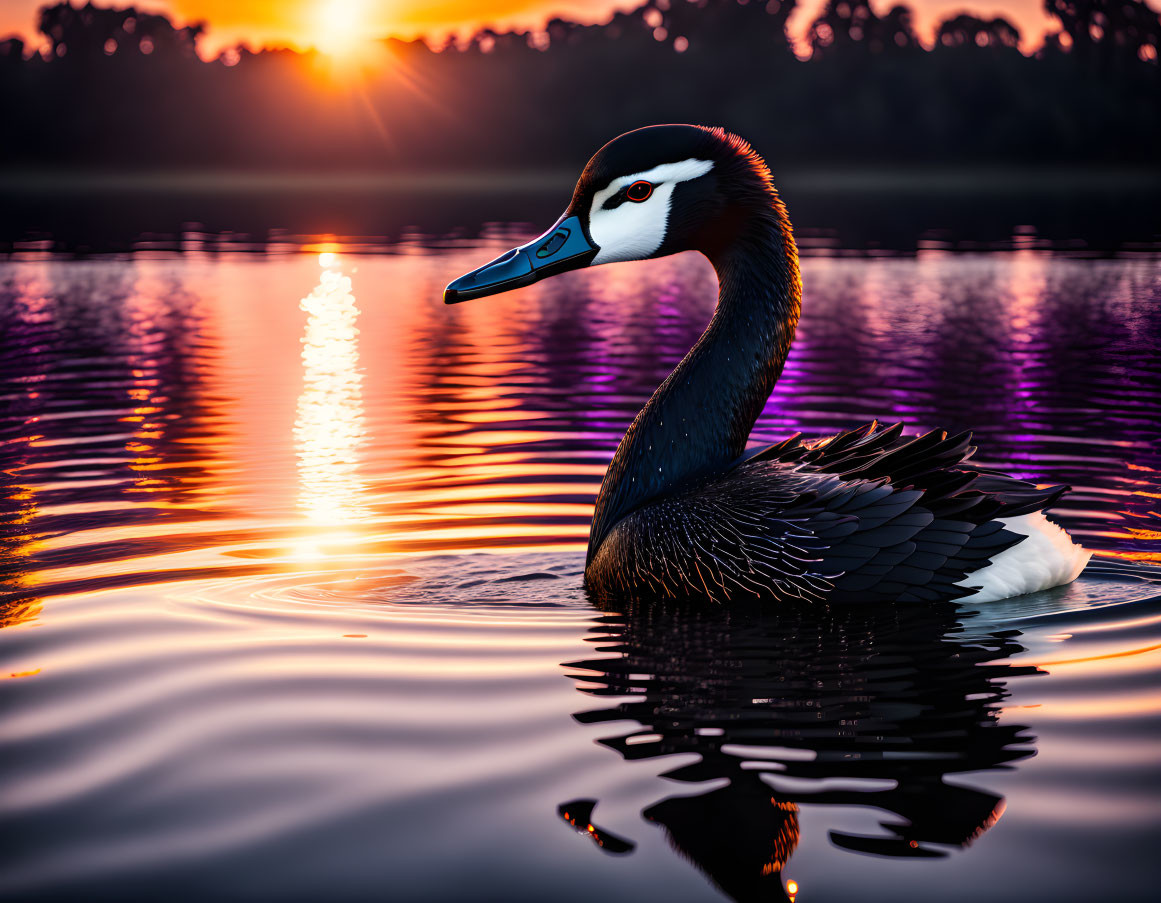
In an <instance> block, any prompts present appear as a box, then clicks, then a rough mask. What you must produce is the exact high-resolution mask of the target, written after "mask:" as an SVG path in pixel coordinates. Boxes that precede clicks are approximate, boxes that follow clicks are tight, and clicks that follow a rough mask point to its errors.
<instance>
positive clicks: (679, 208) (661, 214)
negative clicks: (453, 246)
mask: <svg viewBox="0 0 1161 903" xmlns="http://www.w3.org/2000/svg"><path fill="white" fill-rule="evenodd" d="M780 210H781V205H780V204H779V202H778V201H777V195H776V194H775V192H774V187H773V184H772V182H771V180H770V172H769V170H768V169H767V168H766V164H765V163H764V162H763V161H762V158H761V157H759V156H758V154H757V153H755V152H754V150H753V149H751V147H750V145H749V144H747V143H746V142H745V141H743V140H742V139H741V138H739V137H737V136H736V135H732V134H730V133H728V132H726V131H724V130H723V129H709V128H704V127H702V126H696V125H656V126H650V127H648V128H643V129H637V130H635V131H632V132H626V133H625V134H624V135H621V136H620V137H618V138H615V139H613V140H612V141H610V142H609V143H608V144H606V145H605V146H604V147H602V148H601V149H600V150H599V151H597V153H596V155H595V156H594V157H593V158H592V159H591V160H590V161H589V162H588V165H587V166H586V167H585V168H584V172H582V173H581V177H580V180H579V181H578V182H577V185H576V189H575V190H574V191H573V195H572V201H571V202H570V203H569V205H568V209H566V210H565V212H564V215H563V216H561V218H560V219H559V220H557V221H556V223H555V224H554V225H553V226H552V228H550V229H549V230H548V231H547V232H545V233H544V234H543V235H541V236H540V237H539V238H536V239H534V240H533V241H530V242H528V244H525V245H521V246H520V247H518V248H513V249H512V250H511V251H508V252H507V253H505V254H502V255H501V256H499V257H497V258H496V259H495V260H493V261H492V262H491V263H487V264H485V265H484V266H482V267H480V268H479V269H476V270H472V272H470V273H467V274H465V275H463V276H461V277H460V278H458V279H456V280H455V281H453V282H452V283H451V284H450V285H448V287H447V289H446V290H445V291H444V302H445V303H447V304H455V303H458V302H460V301H468V300H471V299H472V298H482V297H484V296H486V295H495V294H499V293H500V292H505V291H508V290H509V289H513V288H520V287H521V286H525V285H531V284H532V283H533V282H538V281H540V280H541V279H544V278H546V277H548V276H555V275H556V274H558V273H564V272H567V271H568V270H575V269H579V268H580V267H587V266H594V265H596V264H601V263H614V262H616V261H621V260H644V259H646V258H649V257H664V256H665V255H667V254H675V253H677V252H678V251H690V250H695V251H702V252H703V253H705V254H706V255H708V256H710V257H711V258H712V257H713V256H714V255H715V254H716V253H718V252H720V251H721V250H722V249H724V248H726V247H729V246H730V245H731V244H732V243H733V242H735V241H736V240H737V239H738V237H739V234H740V233H741V231H742V230H743V229H744V228H745V225H746V223H747V222H748V221H749V220H750V218H751V217H752V215H753V214H754V213H759V214H762V213H766V214H769V213H771V212H777V211H780Z"/></svg>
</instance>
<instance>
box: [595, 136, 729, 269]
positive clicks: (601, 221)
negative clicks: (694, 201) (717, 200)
mask: <svg viewBox="0 0 1161 903" xmlns="http://www.w3.org/2000/svg"><path fill="white" fill-rule="evenodd" d="M713 167H714V164H713V161H712V160H693V159H691V160H681V161H679V162H677V163H663V164H661V165H660V166H654V167H653V168H652V169H648V170H646V171H645V172H638V173H634V174H633V175H631V176H621V177H619V178H616V179H614V180H613V181H612V182H610V183H609V184H608V186H606V187H605V188H602V189H601V190H600V191H598V192H597V193H596V194H595V195H593V203H592V207H591V208H590V210H589V235H590V236H591V237H592V239H593V242H594V243H595V244H596V245H597V247H598V248H600V250H599V251H597V256H596V257H594V258H593V262H592V264H591V265H593V266H595V265H596V264H599V263H613V262H614V261H618V260H642V259H643V258H646V257H649V256H650V255H652V254H655V253H656V252H657V249H658V248H660V247H661V243H662V242H663V241H665V230H666V228H667V227H668V225H669V206H670V202H671V201H672V200H673V189H674V188H676V187H677V185H678V183H680V182H688V181H689V180H690V179H697V178H700V177H701V176H704V175H705V174H706V173H707V172H709V171H710V170H711V169H713ZM642 180H643V181H646V182H651V183H653V185H654V186H655V187H654V189H653V194H652V195H650V197H649V199H648V200H647V201H642V202H641V203H634V202H632V201H625V202H624V203H622V204H620V205H619V206H617V207H614V208H613V209H612V210H605V209H604V208H603V207H602V205H603V204H604V203H605V201H607V200H608V199H609V198H611V197H612V196H613V195H615V194H616V193H617V192H618V191H620V190H621V189H622V188H624V187H625V186H626V185H632V184H633V183H634V182H639V181H642Z"/></svg>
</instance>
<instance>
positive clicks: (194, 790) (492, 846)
mask: <svg viewBox="0 0 1161 903" xmlns="http://www.w3.org/2000/svg"><path fill="white" fill-rule="evenodd" d="M526 234H527V233H526V231H525V230H524V229H523V228H522V227H519V226H492V227H490V228H489V229H487V230H485V231H484V232H483V234H482V236H481V237H479V238H473V239H455V238H445V239H438V240H436V239H431V238H424V237H422V236H419V235H411V236H410V237H408V236H404V237H403V238H401V239H399V240H398V241H395V242H392V243H390V244H387V245H377V246H375V247H373V248H369V247H351V246H350V245H348V244H344V243H343V242H340V241H324V240H321V239H320V240H318V241H313V242H306V243H290V242H286V243H279V242H272V243H267V244H264V245H263V246H262V248H261V249H260V250H258V251H256V252H251V253H245V252H242V251H237V250H232V249H231V248H230V247H229V246H228V245H220V244H218V243H215V242H212V241H204V242H203V241H190V242H188V243H186V244H184V245H182V248H183V250H180V251H178V250H172V249H165V250H154V251H151V250H140V249H139V250H137V251H136V252H134V253H126V254H121V255H117V256H96V257H90V258H83V257H73V256H58V255H54V254H52V253H48V252H45V251H37V250H35V248H33V249H32V250H27V251H24V252H19V253H14V254H11V255H9V256H8V258H7V259H4V260H0V336H2V339H0V399H2V401H0V481H2V482H0V543H2V545H0V600H2V602H0V604H2V608H0V612H2V620H0V627H2V629H0V678H6V679H5V680H3V681H2V682H0V688H2V696H3V708H4V712H5V714H4V717H3V728H2V730H0V762H3V766H2V768H0V823H2V825H3V833H4V835H5V836H6V838H7V840H6V841H5V842H4V853H3V856H2V857H0V894H2V895H3V896H4V897H5V899H11V900H23V899H65V898H68V899H86V900H118V901H124V900H136V899H141V900H149V899H162V898H164V899H168V900H184V899H206V898H217V899H276V900H310V901H317V900H328V901H345V900H366V899H388V900H408V901H410V900H419V901H423V900H497V901H500V900H503V901H543V900H548V899H552V900H557V901H572V900H575V901H589V900H592V899H602V900H607V901H621V900H626V901H627V900H637V901H639V900H675V901H687V900H688V901H698V900H721V899H737V900H754V899H762V900H779V899H790V900H795V901H797V903H811V901H816V900H817V901H830V900H839V901H848V900H892V901H930V900H932V899H939V900H941V901H944V903H951V901H960V900H963V901H967V900H980V899H986V900H990V901H996V903H1001V901H1029V900H1052V901H1072V900H1076V901H1080V900H1091V899H1095V898H1104V899H1117V900H1122V901H1132V900H1145V899H1152V898H1153V893H1155V890H1156V884H1157V881H1158V878H1159V877H1161V874H1159V871H1158V866H1157V855H1156V850H1157V845H1158V842H1159V841H1161V773H1159V769H1158V761H1159V753H1161V690H1159V682H1161V576H1159V575H1161V567H1158V566H1157V565H1158V564H1161V542H1159V540H1161V516H1159V515H1158V513H1157V511H1158V499H1161V472H1159V471H1161V256H1158V255H1157V254H1156V253H1155V251H1153V250H1149V249H1146V250H1142V251H1139V252H1133V251H1132V250H1131V249H1130V250H1126V251H1124V252H1123V253H1118V254H1116V255H1113V256H1108V257H1104V258H1102V259H1087V258H1083V257H1074V256H1068V255H1066V254H1061V253H1056V252H1053V251H1051V250H1043V249H1040V248H1038V247H1037V246H1035V243H1034V242H1032V241H1028V242H1023V243H1022V242H1021V241H1020V240H1019V238H1018V237H1017V239H1015V240H1014V241H1013V242H1012V243H1011V244H1010V250H1007V251H1004V252H1002V253H988V254H984V253H980V254H971V253H951V252H948V251H944V250H941V249H940V248H939V247H934V246H933V247H926V248H921V249H920V250H919V252H918V253H912V254H910V255H907V256H875V255H874V254H870V255H868V254H866V253H861V254H859V255H856V256H846V255H844V254H842V253H839V252H832V250H827V249H826V248H825V247H823V248H820V249H819V252H818V256H809V257H807V258H805V259H804V261H803V277H804V282H805V299H804V317H803V321H802V325H801V328H800V330H799V335H798V340H797V342H796V344H795V346H794V349H793V352H792V354H791V358H790V361H789V364H788V366H787V368H786V371H785V374H784V376H783V378H782V380H781V382H780V383H779V385H778V387H777V389H776V391H775V393H774V395H773V397H772V398H771V400H770V402H769V404H768V405H767V407H766V410H765V413H764V414H763V416H762V418H761V420H760V421H759V423H758V426H757V428H756V430H755V433H754V436H753V441H754V442H755V443H757V442H771V441H777V440H779V439H781V438H784V437H785V436H786V435H787V434H789V433H791V432H794V431H802V432H803V433H805V434H807V435H809V436H821V435H826V434H827V433H828V432H830V433H833V432H835V431H837V430H839V429H843V428H847V427H850V426H853V425H856V424H859V423H863V422H865V421H867V420H869V419H871V418H876V417H877V418H880V419H881V420H883V421H886V422H894V421H896V420H899V421H903V422H904V423H905V424H907V429H908V431H912V432H918V431H922V430H926V429H929V428H932V427H941V428H945V429H948V430H960V429H965V428H971V429H973V430H974V431H975V442H976V444H977V445H978V446H979V451H978V453H977V455H976V460H978V461H979V462H981V463H983V464H985V465H989V466H995V467H998V468H1001V469H1004V470H1006V471H1008V472H1010V473H1013V474H1014V475H1016V476H1019V477H1021V478H1024V479H1031V480H1036V481H1040V482H1064V483H1068V484H1071V485H1072V486H1073V487H1074V489H1073V492H1072V493H1070V494H1069V495H1068V496H1066V498H1065V499H1064V501H1063V503H1062V504H1061V506H1060V507H1059V508H1058V509H1057V510H1056V511H1055V517H1056V518H1057V519H1058V520H1059V522H1060V523H1062V524H1063V525H1064V526H1066V527H1067V528H1068V529H1069V530H1070V531H1072V533H1073V535H1074V537H1076V538H1077V539H1078V540H1079V541H1081V542H1082V543H1084V544H1085V545H1086V546H1088V547H1090V548H1092V549H1094V550H1095V551H1096V555H1095V556H1094V559H1093V561H1094V563H1093V565H1091V566H1090V571H1089V572H1088V573H1086V575H1085V576H1084V577H1082V579H1081V580H1080V581H1079V582H1078V583H1077V584H1074V585H1073V586H1071V587H1068V588H1064V589H1058V590H1054V591H1050V592H1048V593H1043V594H1039V595H1035V596H1028V597H1023V598H1020V599H1013V600H1007V601H1005V602H1001V603H993V604H989V605H978V606H974V607H973V605H972V604H971V602H970V600H966V601H965V602H963V603H961V604H959V605H956V606H947V607H946V608H926V607H918V606H913V607H886V608H870V609H868V608H859V607H846V608H835V609H829V610H823V609H820V610H817V611H812V612H801V611H799V612H793V613H792V612H779V611H777V610H766V611H757V612H755V611H740V610H739V611H733V610H729V609H725V610H723V609H686V610H680V609H676V610H675V609H672V608H668V607H666V606H663V605H657V606H651V607H643V608H640V609H637V608H631V609H627V610H623V611H603V610H598V609H597V608H596V607H594V606H593V605H592V604H591V603H590V602H589V600H588V599H587V598H586V596H585V593H584V590H583V588H582V586H581V572H582V568H583V561H584V546H585V541H586V538H587V532H588V524H589V519H590V516H591V511H592V503H593V499H594V497H595V494H596V491H597V489H598V486H599V484H600V480H601V477H602V475H603V473H604V470H605V467H606V466H607V463H608V461H609V460H610V458H611V457H612V454H613V451H614V449H615V448H616V445H617V442H618V440H619V438H620V436H621V434H622V432H623V431H624V429H625V428H626V426H627V425H628V423H629V422H630V420H631V419H632V417H633V415H634V414H635V412H636V411H637V410H638V408H639V407H640V405H641V404H642V403H643V402H644V401H645V400H646V399H647V398H648V396H649V395H650V394H651V392H652V391H653V389H654V388H655V387H656V386H657V384H658V383H659V382H660V381H661V380H662V379H663V378H664V377H665V375H666V374H667V373H668V372H669V371H670V369H671V368H672V367H673V366H674V365H675V364H676V363H677V361H679V360H680V358H681V357H682V356H683V355H684V353H685V351H686V350H687V349H688V348H689V346H690V345H691V344H692V343H693V341H694V340H695V338H696V337H697V335H698V334H699V332H700V330H701V328H702V327H703V326H704V325H705V323H706V322H707V321H708V318H709V315H710V313H711V311H712V306H713V300H714V292H715V283H714V276H713V271H712V270H711V269H710V267H709V265H708V264H707V263H706V262H705V261H704V260H702V259H701V258H699V257H696V256H692V255H681V256H678V257H673V258H667V259H665V260H660V261H651V262H648V263H641V264H629V265H617V266H610V267H601V268H597V269H594V270H591V271H582V272H578V273H575V274H570V275H568V276H562V277H560V278H558V279H555V280H551V281H548V282H545V283H541V284H539V285H537V286H534V287H532V288H530V289H525V290H522V291H520V292H517V293H513V294H509V295H504V296H500V297H496V298H489V299H483V300H480V301H475V302H471V303H468V304H463V305H459V306H457V307H453V308H449V307H445V306H444V305H443V304H442V303H441V291H442V288H443V286H444V284H445V283H446V282H448V281H449V279H451V278H452V277H454V276H457V275H459V274H460V273H462V272H465V271H467V270H468V269H471V268H473V267H475V266H477V265H478V264H479V263H482V262H484V261H486V260H488V259H491V257H492V256H494V255H495V254H497V253H499V252H500V251H502V250H504V249H505V248H507V247H509V246H511V244H512V243H513V242H515V241H517V240H520V239H522V238H523V237H524V236H525V235H526ZM807 244H809V243H807ZM823 244H825V243H823ZM864 250H865V249H864Z"/></svg>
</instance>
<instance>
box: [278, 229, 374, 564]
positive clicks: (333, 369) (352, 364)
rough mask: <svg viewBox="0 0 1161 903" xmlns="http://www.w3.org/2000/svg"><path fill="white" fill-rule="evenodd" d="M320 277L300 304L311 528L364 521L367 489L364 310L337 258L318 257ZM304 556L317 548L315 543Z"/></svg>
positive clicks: (303, 450)
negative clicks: (363, 474) (362, 472)
mask: <svg viewBox="0 0 1161 903" xmlns="http://www.w3.org/2000/svg"><path fill="white" fill-rule="evenodd" d="M319 264H320V266H322V268H323V270H322V275H321V277H320V280H319V283H318V285H316V286H315V287H314V290H313V291H312V292H311V293H310V294H309V295H307V296H306V297H305V298H303V299H302V301H301V302H299V306H300V307H301V308H302V310H304V311H306V313H307V314H308V319H307V323H306V332H305V334H304V335H303V339H302V366H303V389H302V394H301V395H300V396H299V399H298V411H297V416H296V418H295V423H294V440H295V453H296V456H297V458H298V479H299V498H298V506H299V509H300V510H301V511H302V512H303V513H304V514H305V516H306V518H307V520H308V521H310V522H311V524H312V525H314V526H316V527H321V528H327V530H328V532H327V533H326V536H325V538H326V539H331V540H334V539H340V538H342V537H341V536H340V535H339V534H338V533H336V532H335V531H334V528H336V527H341V526H342V525H345V524H350V523H353V522H356V521H359V520H361V519H363V518H364V517H365V516H366V514H367V511H366V509H365V506H364V504H363V501H362V497H363V494H364V491H365V486H364V484H363V481H362V480H361V479H360V477H359V473H358V467H359V452H360V449H361V447H362V445H363V442H364V439H365V435H366V430H365V427H364V414H363V377H362V374H361V373H360V371H359V329H358V326H357V321H358V317H359V309H358V307H357V306H356V304H355V296H354V295H353V294H352V291H351V279H350V277H349V276H346V275H344V274H343V273H342V271H341V268H340V260H339V255H338V254H336V253H333V252H329V251H326V252H323V253H321V254H320V255H319ZM302 548H303V551H304V553H306V552H309V551H310V550H311V549H312V548H315V546H313V545H312V544H310V543H307V544H304V546H303V547H302Z"/></svg>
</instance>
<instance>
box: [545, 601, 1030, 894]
mask: <svg viewBox="0 0 1161 903" xmlns="http://www.w3.org/2000/svg"><path fill="white" fill-rule="evenodd" d="M598 625H599V626H598V627H596V628H594V633H595V634H596V635H595V636H594V637H592V638H591V639H590V641H591V642H594V643H596V644H598V646H599V648H600V651H601V652H613V653H616V655H615V656H614V657H611V658H608V657H606V658H595V659H591V660H586V661H579V662H571V663H568V664H566V665H565V667H566V668H567V669H569V671H570V676H571V677H572V678H574V679H575V680H577V681H578V683H579V686H578V689H579V690H580V691H581V692H583V693H585V694H587V695H589V696H593V697H598V698H610V703H611V704H610V707H608V708H598V709H594V710H588V711H584V712H579V713H576V714H575V715H574V718H576V720H577V721H579V722H581V723H584V724H590V723H600V722H605V721H625V720H632V721H636V722H637V723H638V724H639V725H640V727H639V728H637V729H634V730H632V731H630V732H629V733H628V734H622V735H616V736H610V737H606V738H602V739H601V740H600V741H599V742H600V743H602V744H603V745H605V746H608V747H609V748H611V749H613V750H616V751H617V752H618V753H620V754H621V756H622V757H623V758H624V759H626V760H640V759H650V758H655V757H668V756H671V755H674V754H679V753H696V754H697V755H698V756H699V758H700V761H697V762H695V763H693V764H689V765H685V766H681V767H678V768H676V769H674V770H671V771H668V772H666V773H664V774H663V776H664V777H666V778H669V779H672V780H674V781H680V782H688V783H703V782H707V781H714V782H720V781H721V779H726V780H728V782H729V783H728V784H726V785H724V786H720V787H717V788H716V789H713V790H710V791H709V792H707V793H703V794H700V795H694V796H688V795H687V796H673V797H670V798H667V799H664V800H662V801H660V802H657V803H655V804H654V805H652V806H650V807H648V808H646V809H645V811H644V812H643V815H644V817H645V818H646V819H647V820H648V821H650V822H652V823H655V824H658V825H660V826H661V827H662V828H663V829H664V830H665V833H666V836H667V839H668V840H669V842H670V843H671V845H672V846H673V847H674V848H675V849H676V850H677V851H678V852H679V853H680V854H681V855H682V856H684V857H685V858H687V859H688V860H690V861H691V862H692V863H693V864H694V865H695V866H696V867H697V868H698V869H699V870H701V871H702V872H703V873H704V874H705V875H706V876H707V877H708V878H709V879H710V880H711V881H712V882H713V883H714V884H715V885H716V886H717V887H718V888H719V889H721V890H722V891H723V892H725V893H726V894H727V895H729V896H731V897H732V898H734V899H736V900H758V899H761V900H771V899H792V898H793V896H794V894H795V893H796V892H797V884H796V883H794V882H787V884H786V885H785V886H784V885H783V883H782V875H781V873H782V870H783V868H784V866H785V865H786V863H787V861H788V860H789V859H790V857H791V856H792V854H793V852H794V849H795V847H796V846H797V843H798V838H799V817H800V812H799V806H800V805H802V804H809V805H810V806H811V807H812V809H811V815H812V817H818V816H817V815H815V813H816V812H818V811H819V809H818V808H817V807H821V806H826V805H832V806H859V807H867V806H873V807H876V808H878V809H880V810H882V811H884V812H887V813H890V814H891V815H893V816H895V817H893V818H889V819H888V820H886V821H883V822H881V823H880V825H881V828H882V831H881V833H876V834H871V835H862V834H852V833H845V832H841V831H837V830H832V831H831V832H830V839H831V841H832V843H834V844H835V845H836V846H838V847H841V848H844V849H847V850H852V851H856V852H861V853H871V854H876V855H880V856H901V857H915V858H920V857H935V856H943V855H946V850H947V849H948V848H955V847H964V846H967V845H968V844H969V843H971V841H972V840H974V839H975V838H976V837H978V836H979V835H980V834H981V833H983V832H984V831H986V830H987V829H988V828H989V827H990V826H991V825H992V824H994V823H995V821H996V819H998V818H999V816H1000V814H1001V813H1002V811H1003V800H1002V798H1001V797H999V796H996V795H995V794H992V793H990V792H988V791H986V790H982V789H977V788H974V787H967V786H960V785H955V784H949V783H947V782H946V780H945V778H946V777H947V776H949V775H954V774H959V773H965V772H974V771H980V770H986V769H995V768H1000V767H1003V766H1005V765H1006V764H1007V763H1010V762H1014V761H1016V760H1019V759H1022V758H1025V757H1027V756H1031V755H1033V753H1034V750H1033V748H1032V746H1031V744H1032V740H1033V738H1032V737H1030V736H1029V735H1028V734H1026V733H1024V731H1025V730H1026V728H1024V727H1023V726H1021V725H1012V724H1002V723H1000V721H999V709H1000V705H1001V702H1002V700H1003V699H1004V698H1005V697H1006V696H1007V690H1006V688H1005V680H1006V679H1007V678H1010V677H1013V676H1016V675H1022V674H1033V673H1037V669H1036V668H1035V667H1021V666H1014V665H1010V664H1006V663H1005V662H1004V660H1005V659H1006V658H1008V657H1010V656H1011V655H1013V654H1014V653H1017V652H1020V651H1022V648H1023V647H1021V646H1020V645H1019V644H1018V643H1016V642H1015V641H1014V639H1013V636H1014V635H1015V631H1000V632H995V633H979V634H976V635H970V634H969V633H967V632H965V628H964V626H963V625H962V624H961V623H960V622H959V621H958V620H957V618H956V610H955V608H954V607H950V606H949V607H940V608H935V609H932V608H926V609H922V610H916V609H913V608H906V607H898V606H888V607H882V606H878V607H874V608H856V607H847V608H834V609H826V610H822V611H818V610H815V611H797V610H792V609H780V610H779V611H777V612H770V611H765V612H763V611H755V610H745V609H738V608H733V609H721V608H700V609H699V608H694V607H684V606H672V605H669V606H667V605H661V604H658V603H654V604H653V605H651V606H646V605H642V606H636V607H630V608H628V609H627V610H625V611H624V613H621V614H606V615H603V616H602V617H600V618H599V620H598ZM612 698H616V699H617V700H618V701H617V702H615V703H612V701H611V700H612ZM667 761H668V760H667ZM576 803H588V804H589V808H588V809H586V810H584V811H583V813H582V815H581V818H582V819H584V821H585V822H588V823H589V824H591V817H590V816H591V812H592V806H593V805H595V801H592V800H587V801H585V800H578V801H573V803H569V804H565V805H563V806H562V807H561V810H562V811H561V815H562V817H563V816H564V810H565V809H566V808H567V809H569V812H570V814H572V812H573V811H574V810H575V806H576ZM566 820H569V819H566ZM577 827H585V824H584V822H582V823H581V824H580V825H577ZM593 833H597V834H601V833H602V829H600V828H598V827H596V826H593ZM603 833H607V832H603ZM617 840H618V841H619V844H618V845H617V846H616V848H615V849H612V850H610V849H609V847H607V846H605V845H603V844H598V845H599V846H602V847H603V848H604V849H606V851H609V852H628V851H629V850H631V849H632V848H633V845H632V843H631V842H630V841H623V840H620V838H617ZM792 884H793V889H792V888H791V885H792Z"/></svg>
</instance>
